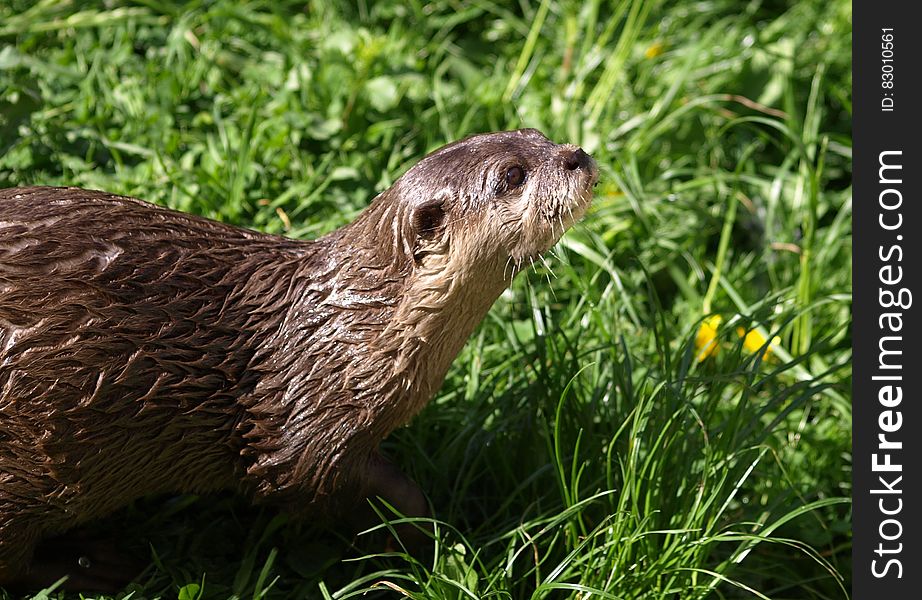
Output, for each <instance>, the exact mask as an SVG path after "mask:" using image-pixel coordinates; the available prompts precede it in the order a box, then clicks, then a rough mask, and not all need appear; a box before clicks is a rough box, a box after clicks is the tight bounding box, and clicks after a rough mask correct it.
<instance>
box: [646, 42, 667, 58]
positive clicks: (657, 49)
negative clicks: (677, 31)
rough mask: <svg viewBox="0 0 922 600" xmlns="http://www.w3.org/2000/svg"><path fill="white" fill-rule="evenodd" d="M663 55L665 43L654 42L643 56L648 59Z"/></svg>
mask: <svg viewBox="0 0 922 600" xmlns="http://www.w3.org/2000/svg"><path fill="white" fill-rule="evenodd" d="M662 53H663V43H662V42H653V43H652V44H651V45H650V47H649V48H647V49H646V51H644V53H643V55H644V56H646V57H647V58H656V57H657V56H659V55H660V54H662Z"/></svg>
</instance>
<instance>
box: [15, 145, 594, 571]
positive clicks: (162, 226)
mask: <svg viewBox="0 0 922 600" xmlns="http://www.w3.org/2000/svg"><path fill="white" fill-rule="evenodd" d="M577 159H578V163H574V161H575V160H577ZM568 161H569V162H568ZM515 165H521V166H523V167H524V168H525V171H526V173H527V177H526V179H525V182H524V183H523V184H522V185H520V186H517V187H516V186H509V185H508V184H507V182H506V180H505V174H506V173H507V171H508V169H509V168H510V166H515ZM574 165H575V166H574ZM596 178H597V171H596V168H595V165H594V163H592V160H591V159H589V158H588V157H587V156H586V155H585V154H583V153H582V152H581V151H577V149H576V148H575V147H574V146H569V145H557V144H554V143H552V142H550V141H548V140H547V139H546V138H545V137H544V136H543V135H541V134H540V133H539V132H537V131H534V130H521V131H515V132H503V133H497V134H484V135H480V136H474V137H471V138H467V139H466V140H462V141H460V142H456V143H454V144H451V145H449V146H446V147H445V148H442V149H440V150H438V151H436V152H434V153H433V154H431V155H429V156H428V157H427V158H425V159H424V160H422V161H421V162H420V163H418V164H417V165H416V166H415V167H413V168H412V169H410V171H408V172H407V174H406V175H404V176H403V177H402V178H401V179H400V180H398V182H397V183H395V184H394V186H392V187H391V188H390V189H389V190H387V191H386V192H384V193H382V194H381V195H379V196H378V197H377V198H376V199H375V200H374V201H373V202H372V203H371V205H370V206H369V207H368V208H367V209H366V210H365V211H364V212H362V213H361V214H360V215H359V217H358V218H357V219H356V220H355V221H354V222H352V223H350V224H349V225H347V226H345V227H343V228H341V229H339V230H337V231H334V232H333V233H331V234H329V235H327V236H324V237H322V238H319V239H317V240H314V241H296V240H291V239H286V238H283V237H278V236H272V235H265V234H261V233H256V232H253V231H248V230H245V229H240V228H237V227H232V226H229V225H224V224H221V223H217V222H214V221H210V220H206V219H203V218H199V217H195V216H191V215H186V214H183V213H179V212H175V211H172V210H167V209H164V208H160V207H156V206H153V205H150V204H147V203H145V202H142V201H139V200H135V199H131V198H125V197H121V196H114V195H111V194H106V193H103V192H96V191H87V190H81V189H77V188H20V189H11V190H2V191H0V583H2V582H4V581H8V580H12V579H13V578H14V577H16V576H17V575H19V574H21V573H22V572H24V571H25V570H26V569H27V566H28V563H29V561H30V557H31V554H32V551H33V549H34V546H35V544H36V543H37V542H38V541H39V540H40V539H42V538H44V537H47V536H49V535H52V534H55V533H58V532H61V531H64V530H66V529H68V528H70V527H72V526H74V525H76V524H79V523H81V522H85V521H88V520H90V519H93V518H98V517H100V516H103V515H105V514H107V513H109V512H111V511H113V510H115V509H117V508H119V507H120V506H123V505H124V504H125V503H126V502H128V501H130V500H132V499H134V498H138V497H141V496H146V495H150V494H156V493H162V492H193V493H203V492H210V491H215V490H225V489H229V490H235V491H237V492H239V493H242V494H244V495H246V496H248V497H250V498H252V499H253V500H256V501H270V502H273V503H276V504H279V505H281V506H283V507H284V508H285V509H287V510H290V511H293V512H296V513H304V512H306V511H311V510H321V511H331V510H335V508H336V506H337V503H338V502H339V501H341V500H342V499H343V498H363V497H365V496H366V495H369V494H372V493H374V494H378V495H382V496H385V495H386V494H387V493H388V490H387V489H381V488H382V487H384V488H387V487H388V486H389V485H391V484H392V483H395V477H396V478H399V477H402V476H400V474H399V472H397V471H396V470H395V469H394V470H393V472H390V471H388V469H391V467H389V466H387V463H386V462H384V461H383V459H381V458H380V457H379V456H378V454H377V447H378V444H379V443H380V441H381V440H382V439H384V438H385V437H386V436H387V435H388V434H389V433H390V432H391V431H392V430H393V429H395V428H396V427H398V426H400V425H402V424H404V423H406V422H407V421H408V420H409V419H410V418H412V417H413V415H415V414H416V413H417V412H418V411H419V410H420V409H421V408H422V407H423V406H424V405H425V403H426V402H427V401H428V400H429V399H430V398H431V397H432V395H434V394H435V392H436V391H437V390H438V388H439V386H440V385H441V383H442V381H443V379H444V376H445V373H446V371H447V369H448V367H449V365H450V363H451V361H452V360H453V359H454V357H455V356H456V354H457V353H458V351H459V350H460V349H461V347H462V345H463V344H464V342H465V341H466V339H467V338H468V336H469V335H470V333H471V331H472V330H473V329H474V327H476V326H477V324H478V323H479V322H480V320H481V319H482V318H483V316H484V315H485V314H486V312H487V310H488V309H489V307H490V306H491V305H492V303H493V301H494V300H495V299H496V297H497V296H498V295H499V294H500V293H501V292H502V290H503V289H504V288H505V287H506V286H507V285H508V283H509V281H510V279H511V277H512V276H513V275H514V273H515V271H516V270H517V269H518V268H521V266H522V265H523V262H524V261H527V260H529V259H533V258H535V257H536V256H537V255H539V254H540V253H541V252H543V251H545V250H547V249H548V248H549V247H550V246H551V245H552V244H553V243H554V242H556V240H557V239H558V238H559V236H560V235H561V234H562V233H563V231H564V230H565V229H566V228H567V227H568V226H569V225H570V224H572V223H573V221H574V220H575V219H577V218H579V217H580V216H581V215H582V213H583V212H584V210H585V208H586V206H587V205H588V203H589V200H590V198H591V185H592V184H593V183H594V182H595V180H596ZM382 468H383V469H384V471H386V473H385V475H383V476H381V475H380V473H381V472H382ZM394 473H396V474H397V475H396V476H395V475H394ZM381 482H384V483H383V484H382V483H381ZM396 484H397V487H400V486H403V487H404V488H405V489H404V490H403V491H396V492H394V494H395V497H396V498H395V499H396V500H397V504H398V506H399V504H400V500H401V498H400V495H401V494H404V495H406V494H408V493H409V494H411V495H412V489H415V486H412V483H410V482H409V481H408V480H407V481H406V482H402V481H396ZM407 490H410V491H407ZM417 504H418V502H417ZM404 505H405V506H409V507H410V508H413V506H412V505H413V502H412V501H410V502H409V503H407V502H404Z"/></svg>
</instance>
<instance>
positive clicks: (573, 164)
mask: <svg viewBox="0 0 922 600" xmlns="http://www.w3.org/2000/svg"><path fill="white" fill-rule="evenodd" d="M591 160H592V159H591V158H589V155H588V154H586V153H585V152H583V149H582V148H577V149H576V150H574V151H572V152H570V153H569V154H567V155H565V156H564V159H563V166H564V167H566V169H567V170H568V171H575V170H576V169H579V168H580V167H582V168H584V169H585V168H587V167H588V166H589V161H591Z"/></svg>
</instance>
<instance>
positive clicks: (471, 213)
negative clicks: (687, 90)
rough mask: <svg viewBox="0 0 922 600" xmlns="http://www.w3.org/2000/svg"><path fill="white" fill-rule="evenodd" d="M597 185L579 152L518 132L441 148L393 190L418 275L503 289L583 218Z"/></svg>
mask: <svg viewBox="0 0 922 600" xmlns="http://www.w3.org/2000/svg"><path fill="white" fill-rule="evenodd" d="M597 180H598V168H597V167H596V164H595V161H593V160H592V158H590V157H589V155H588V154H586V153H585V152H583V150H582V149H581V148H579V147H577V146H574V145H572V144H555V143H554V142H552V141H550V140H549V139H547V138H546V137H545V136H544V135H543V134H542V133H541V132H539V131H537V130H535V129H521V130H518V131H505V132H500V133H487V134H480V135H474V136H471V137H468V138H466V139H463V140H461V141H459V142H455V143H453V144H449V145H448V146H445V147H443V148H440V149H439V150H436V151H435V152H433V153H432V154H429V155H428V156H427V157H426V158H424V159H423V160H422V161H420V162H419V163H418V164H417V165H416V166H414V167H413V168H412V169H410V170H409V171H408V172H407V173H406V174H405V175H404V176H403V177H401V178H400V179H399V180H398V182H397V183H396V184H395V185H394V189H395V191H396V193H397V195H398V196H399V197H400V199H401V202H402V203H404V205H405V211H406V213H405V214H406V220H407V223H406V226H407V228H406V230H405V232H406V235H405V240H406V243H407V245H408V246H410V247H408V248H407V249H408V250H410V252H412V254H413V260H414V262H415V264H416V266H417V268H419V269H422V270H427V267H428V268H429V269H436V270H438V271H440V272H441V273H442V274H443V276H449V275H450V276H454V277H456V278H460V279H462V280H464V279H470V278H474V279H476V280H479V281H481V282H483V283H488V282H490V283H492V282H497V283H499V282H502V283H503V284H504V285H505V284H508V283H509V280H510V279H511V276H512V275H514V274H515V272H517V271H518V270H519V269H520V268H521V267H522V266H523V265H525V264H527V262H528V261H533V260H534V259H536V258H537V257H538V256H539V255H540V254H542V253H543V252H545V251H547V250H548V249H549V248H550V247H551V246H553V245H554V244H555V243H556V242H557V240H558V239H559V238H560V236H561V235H563V233H564V232H565V231H566V230H567V228H569V227H570V226H571V225H572V224H573V223H574V222H576V221H577V220H579V219H580V218H581V217H582V216H583V214H584V213H585V212H586V209H587V208H588V206H589V203H590V201H591V199H592V187H593V185H594V184H595V183H596V181H597ZM491 302H492V299H491Z"/></svg>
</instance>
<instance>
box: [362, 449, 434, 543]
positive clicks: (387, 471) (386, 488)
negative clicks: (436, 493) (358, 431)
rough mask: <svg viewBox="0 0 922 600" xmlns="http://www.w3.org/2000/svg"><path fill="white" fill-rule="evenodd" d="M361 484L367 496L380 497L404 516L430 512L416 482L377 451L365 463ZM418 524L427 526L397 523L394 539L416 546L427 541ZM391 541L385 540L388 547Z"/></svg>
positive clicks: (421, 514) (428, 514) (424, 515)
mask: <svg viewBox="0 0 922 600" xmlns="http://www.w3.org/2000/svg"><path fill="white" fill-rule="evenodd" d="M363 483H364V489H365V496H366V497H367V498H369V499H372V500H373V499H374V498H376V497H377V498H381V499H382V500H384V501H385V502H387V503H388V504H390V505H391V506H393V507H394V508H395V509H396V510H397V512H399V513H400V514H402V515H403V516H405V517H428V516H430V514H431V513H430V511H429V503H428V502H427V501H426V496H425V495H424V494H423V492H422V490H421V489H420V488H419V486H418V485H416V482H414V481H413V480H412V479H410V478H409V477H407V476H406V475H405V474H404V473H403V472H402V471H401V470H400V469H398V468H397V467H396V466H394V464H393V463H391V462H390V461H388V460H387V459H385V458H384V457H382V456H381V455H379V454H377V453H376V454H375V455H374V456H373V457H372V459H371V460H370V461H369V462H368V463H367V465H366V468H365V472H364V473H363ZM419 527H423V528H424V529H429V527H428V525H426V524H413V523H403V524H400V525H398V526H396V527H395V531H396V534H397V538H398V539H399V541H400V542H402V543H403V544H404V545H405V546H407V547H410V548H418V547H419V546H422V545H423V544H424V543H425V542H426V540H427V536H426V535H425V534H424V533H423V532H422V531H420V529H419ZM392 542H393V540H389V541H388V546H391V547H394V546H395V544H393V543H392Z"/></svg>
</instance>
